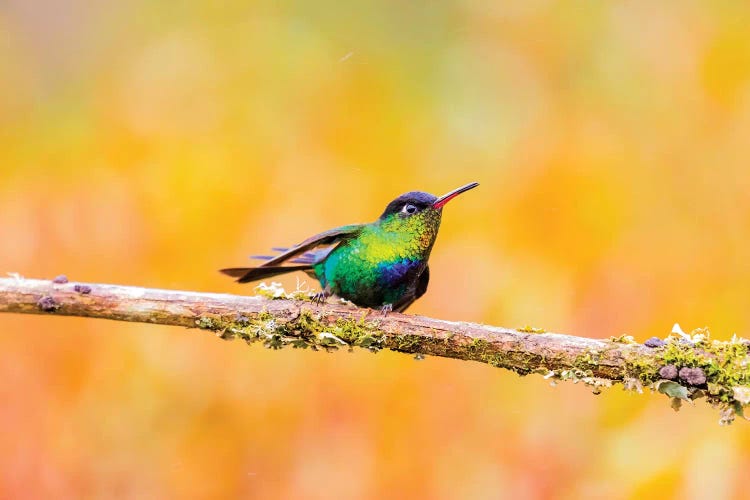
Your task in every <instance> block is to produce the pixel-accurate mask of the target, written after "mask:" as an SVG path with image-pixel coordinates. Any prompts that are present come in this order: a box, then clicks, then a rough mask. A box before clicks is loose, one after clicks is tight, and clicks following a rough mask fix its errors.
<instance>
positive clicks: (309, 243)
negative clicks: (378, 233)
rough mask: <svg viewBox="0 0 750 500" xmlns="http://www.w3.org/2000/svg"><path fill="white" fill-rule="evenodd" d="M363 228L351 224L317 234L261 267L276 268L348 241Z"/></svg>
mask: <svg viewBox="0 0 750 500" xmlns="http://www.w3.org/2000/svg"><path fill="white" fill-rule="evenodd" d="M363 227H365V224H350V225H348V226H341V227H337V228H335V229H330V230H328V231H324V232H322V233H319V234H316V235H315V236H311V237H309V238H307V239H306V240H305V241H303V242H302V243H300V244H298V245H295V246H293V247H292V248H290V249H289V250H286V251H285V252H282V253H280V254H279V255H277V256H275V257H274V258H272V259H270V260H267V261H266V262H264V263H263V264H261V265H260V266H259V267H269V266H276V265H278V264H280V263H282V262H286V261H287V260H289V259H291V258H293V257H296V256H298V255H299V254H303V253H305V252H307V251H309V250H311V249H313V248H315V247H318V246H323V245H332V244H334V243H339V242H340V241H342V240H346V239H349V238H352V237H354V236H356V235H357V234H359V232H360V231H362V228H363Z"/></svg>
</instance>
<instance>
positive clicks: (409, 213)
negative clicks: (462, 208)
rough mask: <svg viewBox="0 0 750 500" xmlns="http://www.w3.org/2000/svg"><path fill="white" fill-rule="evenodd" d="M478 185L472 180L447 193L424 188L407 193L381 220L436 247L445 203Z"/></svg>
mask: <svg viewBox="0 0 750 500" xmlns="http://www.w3.org/2000/svg"><path fill="white" fill-rule="evenodd" d="M478 185H479V183H478V182H472V183H470V184H466V185H465V186H461V187H460V188H457V189H454V190H453V191H450V192H449V193H446V194H444V195H443V196H435V195H433V194H430V193H424V192H422V191H410V192H408V193H404V194H402V195H401V196H399V197H398V198H396V199H395V200H393V201H392V202H390V203H389V204H388V206H387V207H385V211H384V212H383V214H382V215H381V216H380V219H379V223H380V225H381V227H384V228H385V229H386V230H387V231H389V232H408V233H413V234H415V235H419V236H421V237H422V239H423V240H424V242H425V243H426V244H429V245H430V246H432V242H434V240H435V237H436V236H437V230H438V228H439V227H440V219H441V215H442V213H443V207H444V206H445V204H446V203H448V202H449V201H450V200H452V199H453V198H455V197H456V196H458V195H459V194H461V193H463V192H466V191H468V190H469V189H473V188H475V187H477V186H478Z"/></svg>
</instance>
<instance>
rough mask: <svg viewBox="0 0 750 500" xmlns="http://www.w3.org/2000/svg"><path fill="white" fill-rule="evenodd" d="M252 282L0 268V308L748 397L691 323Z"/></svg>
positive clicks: (726, 345) (737, 373)
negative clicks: (465, 311)
mask: <svg viewBox="0 0 750 500" xmlns="http://www.w3.org/2000/svg"><path fill="white" fill-rule="evenodd" d="M258 289H259V292H260V295H256V296H252V297H246V296H236V295H227V294H214V293H197V292H182V291H172V290H158V289H147V288H138V287H127V286H118V285H106V284H94V283H89V284H84V283H68V282H67V280H66V279H63V277H60V278H59V279H56V280H55V281H48V280H32V279H23V278H20V277H10V278H0V312H11V313H25V314H46V315H52V316H80V317H88V318H102V319H111V320H119V321H134V322H141V323H154V324H161V325H173V326H183V327H189V328H193V327H198V328H202V329H207V330H211V331H213V332H215V333H216V334H217V335H218V336H219V337H221V338H225V339H229V338H235V337H239V338H242V339H244V340H246V341H247V342H249V343H251V342H258V341H259V342H262V343H263V344H264V345H265V346H266V347H269V348H281V347H284V346H287V345H292V346H293V347H297V348H312V349H316V350H317V349H325V350H331V349H336V348H338V347H354V346H356V347H362V348H366V349H369V350H372V351H376V350H379V349H390V350H393V351H398V352H404V353H411V354H415V355H417V356H424V355H433V356H442V357H447V358H455V359H462V360H471V361H480V362H484V363H488V364H490V365H492V366H496V367H502V368H507V369H509V370H513V371H515V372H516V373H519V374H521V375H526V374H529V373H540V374H543V375H544V376H545V377H546V378H549V379H553V380H556V379H562V380H573V381H575V382H583V383H584V384H587V385H589V386H591V387H592V388H593V390H594V392H596V393H598V392H599V391H600V390H601V388H602V387H607V386H610V385H612V383H614V382H621V383H623V384H624V385H625V387H626V388H627V389H630V390H637V391H638V392H640V391H641V389H642V387H644V386H645V387H650V388H651V389H653V390H656V391H658V392H661V393H664V394H666V395H667V396H669V397H671V398H672V403H673V407H674V408H676V409H677V408H679V404H680V402H681V401H682V400H693V399H697V398H700V397H706V398H707V399H708V401H709V402H710V403H711V404H712V405H713V406H716V407H718V408H720V410H721V412H722V417H721V422H722V423H729V422H731V421H732V420H733V419H734V416H735V415H742V410H743V406H744V405H746V404H748V403H750V387H748V386H749V385H750V356H748V342H747V341H745V340H744V339H737V338H734V339H732V341H729V342H720V341H712V340H710V339H709V338H708V332H707V331H705V330H698V331H695V332H693V334H692V335H690V336H689V335H686V334H682V335H678V336H670V337H669V338H667V339H666V341H661V340H659V339H651V340H650V341H649V342H648V345H650V346H652V347H647V346H645V345H642V344H638V343H635V342H634V341H633V340H632V338H630V337H627V336H624V337H620V338H617V339H610V340H599V339H590V338H581V337H574V336H570V335H560V334H556V333H546V332H542V331H540V330H537V329H521V330H513V329H508V328H500V327H494V326H487V325H480V324H476V323H459V322H452V321H444V320H438V319H432V318H426V317H421V316H410V315H403V314H397V313H391V314H389V315H388V316H385V317H384V316H382V315H381V314H380V313H379V312H375V311H372V310H369V309H360V308H357V307H355V306H352V305H350V304H346V303H343V302H340V301H339V302H335V301H330V302H331V303H327V304H324V305H316V304H314V303H313V302H310V301H309V300H300V299H306V298H307V295H308V294H306V293H303V292H295V293H294V294H287V293H285V292H283V290H281V289H280V288H278V287H277V286H276V285H272V286H265V285H261V286H260V287H259V288H258Z"/></svg>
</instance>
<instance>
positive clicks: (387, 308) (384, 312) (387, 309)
mask: <svg viewBox="0 0 750 500" xmlns="http://www.w3.org/2000/svg"><path fill="white" fill-rule="evenodd" d="M392 311H393V304H384V305H383V306H382V307H381V308H380V313H381V314H382V315H383V316H388V313H389V312H392Z"/></svg>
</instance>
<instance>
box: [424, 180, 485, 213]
mask: <svg viewBox="0 0 750 500" xmlns="http://www.w3.org/2000/svg"><path fill="white" fill-rule="evenodd" d="M478 185H479V183H478V182H471V183H469V184H467V185H465V186H461V187H460V188H457V189H454V190H453V191H451V192H450V193H446V194H444V195H443V196H441V197H440V198H438V199H437V200H435V202H434V203H433V204H432V208H434V209H435V210H437V209H438V208H443V205H445V204H446V203H448V202H449V201H451V200H452V199H453V198H455V197H456V196H458V195H459V194H461V193H463V192H465V191H468V190H469V189H474V188H475V187H477V186H478Z"/></svg>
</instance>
